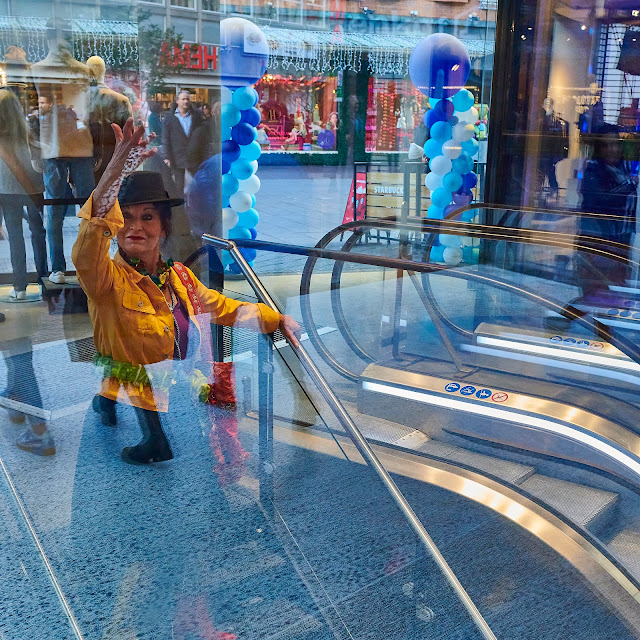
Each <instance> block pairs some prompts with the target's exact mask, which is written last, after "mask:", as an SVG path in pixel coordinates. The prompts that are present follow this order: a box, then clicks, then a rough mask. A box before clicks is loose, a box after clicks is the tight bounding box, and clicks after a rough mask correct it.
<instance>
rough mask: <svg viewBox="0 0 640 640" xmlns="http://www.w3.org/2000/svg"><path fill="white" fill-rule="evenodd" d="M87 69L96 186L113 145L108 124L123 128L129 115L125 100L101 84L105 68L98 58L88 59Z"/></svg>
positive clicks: (129, 104) (131, 114)
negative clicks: (89, 86)
mask: <svg viewBox="0 0 640 640" xmlns="http://www.w3.org/2000/svg"><path fill="white" fill-rule="evenodd" d="M87 67H89V70H90V71H91V74H92V76H93V79H92V84H93V83H96V84H93V86H92V87H91V88H90V89H89V131H90V132H91V138H92V139H93V158H94V168H93V175H94V178H95V181H96V184H97V183H98V182H99V181H100V178H101V177H102V174H103V173H104V170H105V168H106V166H107V165H108V164H109V160H111V156H112V155H113V150H114V148H115V144H116V138H115V134H114V133H113V129H112V128H111V125H112V124H113V123H115V124H117V125H118V126H119V127H121V128H122V127H124V125H125V123H126V121H127V118H131V117H132V116H133V110H132V108H131V102H129V98H127V97H126V96H124V95H122V94H121V93H118V92H117V91H114V90H113V89H110V88H109V87H108V86H107V85H106V84H105V83H104V77H105V72H106V66H105V63H104V60H103V59H102V58H101V57H99V56H91V57H90V58H89V59H88V60H87Z"/></svg>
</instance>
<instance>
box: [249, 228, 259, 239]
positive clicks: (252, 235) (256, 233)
mask: <svg viewBox="0 0 640 640" xmlns="http://www.w3.org/2000/svg"><path fill="white" fill-rule="evenodd" d="M249 233H251V239H252V240H255V239H256V238H257V237H258V232H257V231H256V230H255V229H249Z"/></svg>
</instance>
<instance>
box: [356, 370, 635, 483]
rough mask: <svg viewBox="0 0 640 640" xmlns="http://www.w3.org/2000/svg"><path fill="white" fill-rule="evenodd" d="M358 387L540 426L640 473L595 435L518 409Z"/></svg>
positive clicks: (386, 387) (386, 388) (371, 384)
mask: <svg viewBox="0 0 640 640" xmlns="http://www.w3.org/2000/svg"><path fill="white" fill-rule="evenodd" d="M362 388H363V389H364V390H367V391H374V392H377V393H383V394H385V395H389V396H396V397H398V398H405V399H407V400H416V401H417V402H422V403H424V404H430V405H434V406H437V407H445V408H447V409H454V410H455V411H464V412H466V413H475V414H477V415H481V416H483V417H489V418H496V419H497V420H505V421H508V422H518V423H520V424H523V425H526V426H528V427H534V428H536V429H542V430H543V431H548V432H550V433H555V434H557V435H560V436H563V437H565V438H569V439H570V440H573V441H575V442H579V443H580V444H584V445H586V446H587V447H590V448H591V449H595V450H596V451H599V452H600V453H602V454H604V455H606V456H608V457H609V458H612V459H613V460H615V461H616V462H619V463H620V464H622V465H623V466H625V467H627V469H629V470H630V471H632V472H633V473H635V474H636V475H638V476H640V463H638V462H637V461H636V460H634V459H633V458H632V457H631V456H630V455H628V454H626V453H624V452H622V451H620V450H619V449H616V448H615V447H613V446H612V445H610V444H607V443H606V442H602V441H601V440H599V439H598V438H595V437H594V436H592V435H589V434H588V433H584V432H582V431H579V430H578V429H575V428H573V427H569V426H567V425H564V424H560V423H558V422H554V421H552V420H546V419H544V418H536V417H535V416H530V415H527V414H524V413H520V412H518V411H512V410H507V409H498V408H497V407H492V406H490V405H489V404H488V403H486V402H483V403H474V402H467V401H464V400H458V399H456V398H446V397H442V396H439V395H436V394H432V393H429V392H427V391H414V390H411V389H403V388H401V387H394V386H391V385H386V384H381V383H379V382H370V381H368V380H365V381H363V383H362Z"/></svg>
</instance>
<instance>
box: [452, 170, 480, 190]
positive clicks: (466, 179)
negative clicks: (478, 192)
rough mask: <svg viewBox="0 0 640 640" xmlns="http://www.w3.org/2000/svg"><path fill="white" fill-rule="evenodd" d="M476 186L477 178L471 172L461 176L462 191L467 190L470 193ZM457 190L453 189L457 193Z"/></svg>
mask: <svg viewBox="0 0 640 640" xmlns="http://www.w3.org/2000/svg"><path fill="white" fill-rule="evenodd" d="M477 184H478V176H477V175H476V174H475V173H473V171H470V172H469V173H465V174H464V175H463V176H462V186H463V188H464V189H467V190H469V191H470V190H471V189H473V187H475V186H476V185H477ZM458 188H459V187H458ZM457 190H458V189H454V191H457Z"/></svg>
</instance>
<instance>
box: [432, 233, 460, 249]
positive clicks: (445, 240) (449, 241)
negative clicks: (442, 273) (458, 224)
mask: <svg viewBox="0 0 640 640" xmlns="http://www.w3.org/2000/svg"><path fill="white" fill-rule="evenodd" d="M438 240H439V241H440V244H442V245H444V246H445V247H452V248H455V247H459V246H460V245H461V244H462V242H460V238H459V237H458V236H447V235H444V234H442V233H441V234H440V235H439V236H438Z"/></svg>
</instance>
